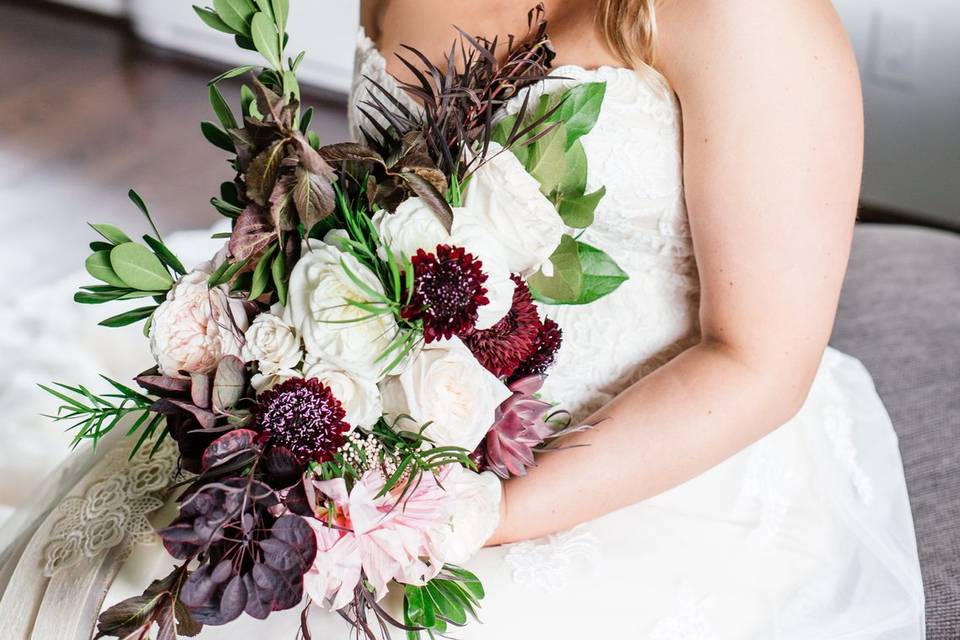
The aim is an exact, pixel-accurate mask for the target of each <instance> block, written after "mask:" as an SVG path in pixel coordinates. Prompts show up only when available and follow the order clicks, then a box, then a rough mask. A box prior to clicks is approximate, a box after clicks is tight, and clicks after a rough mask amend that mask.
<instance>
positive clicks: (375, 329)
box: [284, 240, 398, 380]
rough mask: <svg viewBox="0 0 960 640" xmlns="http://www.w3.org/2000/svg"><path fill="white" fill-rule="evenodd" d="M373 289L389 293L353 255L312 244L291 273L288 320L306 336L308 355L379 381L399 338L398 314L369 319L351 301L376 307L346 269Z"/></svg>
mask: <svg viewBox="0 0 960 640" xmlns="http://www.w3.org/2000/svg"><path fill="white" fill-rule="evenodd" d="M344 266H346V268H347V269H349V270H350V272H351V273H352V274H353V276H354V277H355V278H357V279H358V280H359V281H361V282H363V284H364V285H365V286H366V287H368V288H369V289H371V290H373V291H375V292H377V293H378V294H382V293H383V285H382V284H381V283H380V281H379V280H378V279H377V276H376V275H375V274H374V273H373V272H372V271H370V270H369V269H368V268H366V267H365V266H363V265H362V264H360V262H358V261H357V259H356V258H354V257H353V256H352V255H350V254H349V253H344V252H343V251H341V250H340V249H338V248H337V247H335V246H333V245H330V244H326V243H324V242H319V241H317V240H309V241H307V242H305V243H304V247H303V251H302V253H301V256H300V260H298V261H297V264H296V266H295V267H294V268H293V271H292V272H291V274H290V284H289V287H288V293H287V309H286V312H285V313H284V320H286V322H287V323H288V324H290V325H292V326H293V327H296V328H297V329H299V331H300V335H301V336H303V344H304V347H305V348H306V351H307V353H308V354H310V355H312V356H313V357H314V358H316V359H317V360H324V361H326V362H329V363H331V364H333V365H335V366H337V367H339V368H341V369H343V370H345V371H349V372H350V373H353V374H355V375H357V376H360V377H363V378H368V379H372V380H379V379H380V378H381V377H382V376H381V371H382V369H383V368H384V363H383V362H379V361H378V358H379V357H380V356H381V355H382V354H383V353H384V352H385V351H386V350H387V348H388V347H389V345H390V343H391V342H392V341H393V339H394V338H395V337H396V335H397V331H398V327H397V323H396V320H395V319H394V317H393V314H392V313H382V314H380V315H378V316H376V317H373V318H368V317H367V316H369V315H370V313H369V312H368V311H364V310H362V309H358V308H357V307H355V306H353V305H350V304H348V301H350V300H353V301H356V302H366V303H370V302H374V301H373V300H371V299H370V298H371V296H370V295H368V294H367V293H366V292H365V291H364V290H363V289H362V288H361V287H359V286H358V285H357V284H356V283H355V282H353V280H351V279H350V277H349V276H348V275H347V273H346V271H345V270H344Z"/></svg>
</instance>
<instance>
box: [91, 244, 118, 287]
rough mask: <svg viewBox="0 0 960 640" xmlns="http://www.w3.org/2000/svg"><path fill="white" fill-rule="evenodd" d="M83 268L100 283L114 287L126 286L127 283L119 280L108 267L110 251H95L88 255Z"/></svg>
mask: <svg viewBox="0 0 960 640" xmlns="http://www.w3.org/2000/svg"><path fill="white" fill-rule="evenodd" d="M84 266H85V267H86V269H87V273H89V274H90V275H91V276H93V277H94V278H96V279H97V280H100V281H101V282H106V283H107V284H112V285H113V286H115V287H126V286H127V283H126V282H124V281H123V280H121V279H120V276H118V275H117V273H116V272H115V271H114V270H113V267H112V266H111V265H110V250H105V251H97V252H94V253H92V254H90V256H89V257H88V258H87V261H86V263H84Z"/></svg>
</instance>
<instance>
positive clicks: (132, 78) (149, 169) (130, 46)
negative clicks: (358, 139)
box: [0, 1, 347, 283]
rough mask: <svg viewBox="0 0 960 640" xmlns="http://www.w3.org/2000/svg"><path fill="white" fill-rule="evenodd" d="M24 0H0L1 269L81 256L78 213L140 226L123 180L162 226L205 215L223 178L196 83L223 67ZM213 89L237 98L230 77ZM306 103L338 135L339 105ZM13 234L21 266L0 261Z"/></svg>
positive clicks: (325, 129)
mask: <svg viewBox="0 0 960 640" xmlns="http://www.w3.org/2000/svg"><path fill="white" fill-rule="evenodd" d="M26 4H28V3H25V2H22V1H20V2H16V3H8V2H0V273H4V274H5V275H7V274H6V271H7V270H8V268H12V269H14V270H15V272H16V273H17V274H18V276H19V277H20V278H21V279H22V278H26V282H31V281H41V280H43V279H46V278H48V277H49V276H52V275H54V272H55V271H60V270H61V267H59V266H56V267H55V266H54V265H61V264H66V263H68V262H69V261H72V264H74V265H80V264H81V261H82V260H83V257H84V255H85V250H84V245H85V241H86V240H89V239H90V238H89V236H90V232H89V230H88V229H85V223H86V222H87V221H93V222H111V223H114V224H118V225H120V226H123V227H124V228H130V229H131V230H132V231H133V232H143V231H145V226H144V224H143V222H142V218H140V216H139V213H137V212H136V210H135V209H133V207H132V206H131V205H130V203H129V202H128V201H127V198H126V193H127V190H128V189H129V188H131V187H132V188H135V189H136V190H137V191H139V192H140V194H141V195H142V196H143V197H144V199H145V200H146V201H147V203H148V205H149V206H150V208H151V211H152V212H153V213H154V217H155V219H156V220H157V222H158V224H159V226H160V227H161V230H173V229H181V228H202V227H207V226H209V225H210V224H212V223H213V222H214V221H215V220H216V219H217V218H218V215H217V214H216V212H215V211H214V210H213V209H212V208H211V207H210V205H209V204H208V200H209V198H210V196H212V195H214V194H215V193H216V191H217V189H218V187H219V184H220V182H222V181H223V180H225V179H230V178H231V177H232V176H231V173H230V170H229V168H228V166H227V163H226V154H225V153H224V152H222V151H220V150H218V149H216V148H214V147H212V146H211V145H210V144H209V143H207V142H206V141H205V140H204V139H203V138H202V136H201V135H200V131H199V123H200V122H201V121H202V120H214V118H213V116H212V113H211V111H210V107H209V104H208V102H207V94H206V82H207V80H209V79H210V78H211V77H213V76H215V75H217V74H218V73H219V72H220V71H222V70H223V69H224V68H226V66H225V65H221V64H218V63H215V64H206V63H200V62H197V61H194V60H186V59H184V58H181V57H177V56H172V55H170V54H168V53H165V52H162V51H159V50H157V49H155V48H151V47H148V46H145V45H142V44H140V43H139V42H138V41H137V40H136V39H135V38H134V37H133V36H132V35H131V34H130V33H129V30H128V29H127V27H126V25H124V24H123V23H120V22H113V21H109V20H105V19H99V18H93V17H90V16H87V15H84V14H80V13H76V12H72V11H65V10H57V9H51V8H49V7H45V6H43V5H40V6H38V7H37V6H34V7H30V6H24V5H26ZM224 92H225V94H226V95H227V96H228V98H230V99H231V101H232V102H233V103H234V104H236V102H237V100H236V99H235V96H236V95H237V94H236V89H235V86H234V88H233V89H232V90H231V89H229V88H228V87H225V89H224ZM308 102H311V103H312V104H314V106H315V107H317V113H316V115H315V117H314V119H313V128H314V129H316V130H317V132H318V134H319V135H320V137H321V139H322V140H325V141H330V142H334V141H339V140H344V139H346V136H347V125H346V117H345V111H344V107H343V104H342V103H340V102H337V101H334V100H330V99H329V98H328V99H327V100H326V101H325V102H318V101H316V100H313V101H311V100H308ZM12 243H35V244H36V247H37V249H36V255H37V260H36V262H35V263H34V264H33V265H31V269H30V270H24V269H23V268H22V267H23V266H24V265H6V264H5V263H4V260H3V256H4V254H7V253H9V252H8V251H6V249H8V248H10V247H12V246H13V245H12ZM18 267H20V268H19V269H18ZM26 282H25V283H26Z"/></svg>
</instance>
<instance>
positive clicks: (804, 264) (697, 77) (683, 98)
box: [491, 0, 863, 543]
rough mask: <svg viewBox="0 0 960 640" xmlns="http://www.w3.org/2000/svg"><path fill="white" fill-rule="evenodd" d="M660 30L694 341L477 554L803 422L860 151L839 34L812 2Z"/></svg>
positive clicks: (691, 14)
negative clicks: (680, 169)
mask: <svg viewBox="0 0 960 640" xmlns="http://www.w3.org/2000/svg"><path fill="white" fill-rule="evenodd" d="M658 17H659V23H660V27H661V36H660V37H661V41H660V52H661V60H662V65H661V66H662V70H663V72H664V73H665V75H666V76H667V77H668V78H669V80H670V82H671V83H672V85H673V87H674V89H675V90H676V92H677V95H678V96H679V98H680V102H681V106H682V111H683V131H684V148H683V158H684V181H685V196H686V202H687V207H688V212H689V219H690V227H691V233H692V236H693V244H694V250H695V254H696V257H697V266H698V270H699V275H700V285H701V301H700V326H701V331H702V339H701V341H700V343H699V344H698V345H696V346H695V347H693V348H691V349H689V350H688V351H686V352H684V353H683V354H681V355H680V356H679V357H677V358H675V359H674V360H673V361H671V362H670V363H668V364H666V365H665V366H663V367H661V368H660V369H659V370H657V371H656V372H654V373H653V374H651V375H650V376H647V377H646V378H644V379H642V380H640V381H639V382H637V383H636V384H635V385H633V386H632V387H630V388H629V389H627V390H626V391H625V392H623V393H622V394H621V395H620V396H619V397H618V398H616V399H615V400H614V401H613V402H612V403H610V404H609V405H608V406H606V407H604V408H603V410H601V411H600V412H599V413H598V414H597V415H596V416H594V417H593V418H592V419H591V422H598V421H600V423H599V424H598V426H597V427H596V428H594V429H591V430H588V431H584V432H581V433H577V434H575V435H573V436H571V437H570V438H569V439H568V440H566V441H565V443H566V444H572V445H588V446H585V447H574V448H569V449H567V450H565V451H563V452H557V453H553V454H551V455H549V456H543V457H541V459H540V460H539V461H538V462H539V466H538V467H536V468H534V469H532V470H531V472H530V474H529V475H527V476H526V477H523V478H516V479H513V480H511V481H509V482H507V483H506V484H505V485H504V491H505V493H504V496H505V500H504V514H503V518H502V520H501V523H500V527H499V529H498V531H497V532H496V534H495V535H494V537H493V538H492V540H491V543H502V542H510V541H514V540H520V539H525V538H530V537H536V536H540V535H544V534H547V533H551V532H554V531H558V530H561V529H565V528H568V527H571V526H573V525H575V524H577V523H580V522H583V521H586V520H590V519H593V518H596V517H598V516H600V515H603V514H605V513H608V512H610V511H613V510H615V509H618V508H621V507H624V506H626V505H629V504H632V503H634V502H636V501H639V500H642V499H644V498H647V497H650V496H652V495H655V494H657V493H660V492H662V491H665V490H667V489H669V488H671V487H673V486H676V485H677V484H680V483H682V482H684V481H686V480H688V479H690V478H692V477H694V476H696V475H698V474H700V473H702V472H704V471H705V470H707V469H709V468H711V467H713V466H715V465H716V464H718V463H720V462H721V461H723V460H724V459H726V458H727V457H729V456H731V455H733V454H734V453H736V452H738V451H740V450H741V449H743V448H744V447H746V446H747V445H749V444H750V443H752V442H754V441H756V440H758V439H759V438H761V437H763V436H764V435H766V434H768V433H769V432H770V431H771V430H773V429H775V428H776V427H778V426H779V425H781V424H783V423H784V422H786V421H787V420H788V419H789V418H790V417H791V416H793V415H794V413H796V411H798V410H799V408H800V407H801V406H802V404H803V402H804V400H805V398H806V395H807V392H808V390H809V387H810V384H811V383H812V380H813V377H814V375H815V373H816V371H817V367H818V365H819V362H820V359H821V357H822V354H823V350H824V348H825V346H826V344H827V341H828V339H829V336H830V332H831V328H832V325H833V319H834V315H835V313H836V305H837V300H838V297H839V292H840V286H841V283H842V280H843V275H844V271H845V268H846V261H847V257H848V253H849V246H850V241H851V235H852V227H853V222H854V218H855V212H856V207H857V196H858V192H859V182H860V170H861V163H862V146H863V139H862V136H863V123H862V107H861V97H860V86H859V80H858V76H857V69H856V64H855V61H854V58H853V55H852V52H851V50H850V47H849V43H848V42H847V40H846V36H845V34H844V32H843V29H842V27H841V25H840V22H839V19H838V18H837V16H836V14H835V13H834V11H833V9H832V7H831V5H830V3H829V2H828V1H827V0H773V1H770V2H752V1H750V0H697V1H696V2H694V1H693V0H673V1H672V2H670V3H668V4H667V5H666V6H665V7H664V8H663V9H662V10H661V11H660V14H659V15H658ZM560 400H562V399H560Z"/></svg>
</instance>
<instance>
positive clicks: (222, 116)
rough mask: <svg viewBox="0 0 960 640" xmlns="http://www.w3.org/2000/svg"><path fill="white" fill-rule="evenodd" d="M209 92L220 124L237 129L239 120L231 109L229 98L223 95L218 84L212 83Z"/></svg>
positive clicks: (225, 127) (226, 127) (211, 103)
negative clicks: (228, 102)
mask: <svg viewBox="0 0 960 640" xmlns="http://www.w3.org/2000/svg"><path fill="white" fill-rule="evenodd" d="M207 92H208V93H209V95H210V106H211V107H213V112H214V113H215V114H216V116H217V119H218V120H219V121H220V124H222V125H223V128H224V129H236V128H237V120H236V118H234V117H233V111H231V109H230V105H229V104H227V100H226V99H225V98H224V97H223V94H222V93H220V89H218V88H217V85H215V84H211V85H210V86H209V87H208V88H207Z"/></svg>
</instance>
